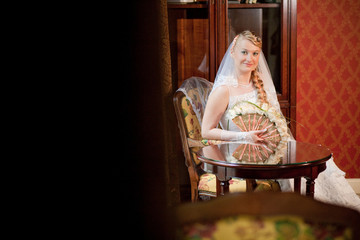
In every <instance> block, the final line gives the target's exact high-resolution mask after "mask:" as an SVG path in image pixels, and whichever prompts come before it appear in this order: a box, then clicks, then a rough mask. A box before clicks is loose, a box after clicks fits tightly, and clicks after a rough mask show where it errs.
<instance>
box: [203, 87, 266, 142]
mask: <svg viewBox="0 0 360 240" xmlns="http://www.w3.org/2000/svg"><path fill="white" fill-rule="evenodd" d="M228 104H229V90H228V87H226V86H220V87H218V88H217V89H216V90H215V91H214V92H212V93H211V95H210V96H209V99H208V101H207V103H206V107H205V113H204V117H203V120H202V126H201V135H202V137H203V138H206V139H215V140H230V141H231V140H240V141H262V140H263V139H262V138H261V137H260V136H259V135H260V134H261V133H263V132H264V131H266V130H260V131H250V132H234V131H227V130H222V129H219V128H217V126H218V124H219V122H220V119H221V117H222V116H223V114H224V112H225V110H226V108H227V106H228Z"/></svg>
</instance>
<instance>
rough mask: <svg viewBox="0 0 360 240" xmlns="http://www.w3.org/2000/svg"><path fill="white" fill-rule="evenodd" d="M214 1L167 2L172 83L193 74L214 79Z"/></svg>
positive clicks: (179, 83)
mask: <svg viewBox="0 0 360 240" xmlns="http://www.w3.org/2000/svg"><path fill="white" fill-rule="evenodd" d="M213 16H214V3H213V1H209V3H208V2H202V3H188V4H171V3H168V18H169V34H170V46H171V47H170V49H171V66H172V77H173V83H174V85H176V86H177V87H180V85H181V84H182V82H183V81H184V80H185V79H187V78H189V77H192V76H198V77H203V78H205V79H207V80H210V81H211V80H213V78H214V77H213V75H214V73H215V65H214V53H215V51H214V42H215V41H214V26H213V25H214V20H213V18H214V17H213Z"/></svg>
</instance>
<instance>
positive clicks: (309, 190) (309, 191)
mask: <svg viewBox="0 0 360 240" xmlns="http://www.w3.org/2000/svg"><path fill="white" fill-rule="evenodd" d="M314 192H315V179H311V178H306V196H309V197H312V198H314Z"/></svg>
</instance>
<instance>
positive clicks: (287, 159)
mask: <svg viewBox="0 0 360 240" xmlns="http://www.w3.org/2000/svg"><path fill="white" fill-rule="evenodd" d="M244 144H245V145H244ZM283 145H284V146H283V148H282V149H281V150H279V151H278V152H277V153H276V152H274V153H273V154H269V155H270V156H269V157H268V158H267V157H264V156H263V155H261V154H259V153H258V152H256V151H255V150H256V149H260V148H261V147H262V146H261V144H254V143H252V144H250V143H236V142H229V143H223V144H219V145H210V146H206V147H203V148H201V149H200V150H199V151H197V152H196V154H197V156H198V158H199V160H200V161H201V162H202V166H201V167H202V169H203V170H204V171H206V172H210V173H213V174H215V175H216V177H217V182H218V183H219V185H220V186H219V188H218V189H220V191H217V192H218V193H217V195H224V194H226V193H227V192H229V180H231V177H238V178H244V179H284V178H285V179H288V178H294V190H295V192H298V193H300V188H301V181H300V180H301V177H304V178H305V179H306V180H307V181H306V195H307V196H310V197H314V191H315V179H316V178H317V176H318V175H319V173H320V172H322V171H324V170H325V169H326V161H327V160H329V159H330V158H331V156H332V153H331V151H330V150H329V149H328V148H327V147H324V146H321V145H315V144H310V143H303V142H297V141H289V142H287V143H284V144H283ZM239 149H241V150H239ZM243 149H245V150H243ZM247 149H248V150H249V154H244V152H245V151H246V150H247ZM251 149H253V150H254V152H252V151H250V150H251ZM241 153H242V154H241ZM271 155H272V157H271Z"/></svg>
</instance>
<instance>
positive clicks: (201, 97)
mask: <svg viewBox="0 0 360 240" xmlns="http://www.w3.org/2000/svg"><path fill="white" fill-rule="evenodd" d="M211 89H212V83H210V82H209V81H207V80H206V79H203V78H199V77H191V78H189V79H186V80H185V81H184V82H183V84H182V85H181V87H180V88H179V89H178V90H177V91H176V92H175V94H174V98H173V102H174V107H175V113H176V117H177V120H178V126H179V130H180V137H181V141H182V144H183V151H184V155H185V158H186V165H187V166H189V164H191V162H190V161H191V159H192V160H194V161H195V162H197V158H196V157H195V158H192V157H193V156H192V153H191V152H190V151H189V140H190V141H191V140H202V137H201V119H202V117H203V114H204V111H205V104H206V101H207V98H208V96H209V93H210V91H211ZM194 109H195V111H194Z"/></svg>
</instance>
